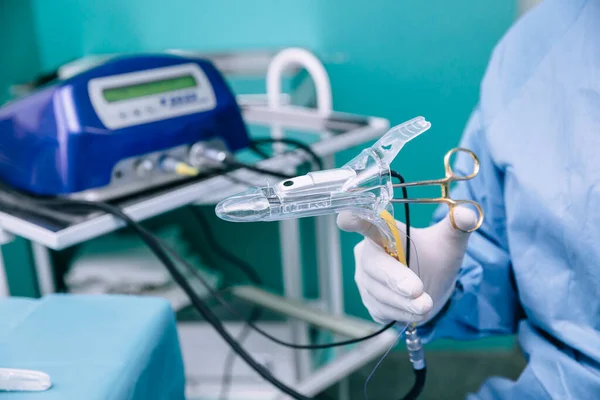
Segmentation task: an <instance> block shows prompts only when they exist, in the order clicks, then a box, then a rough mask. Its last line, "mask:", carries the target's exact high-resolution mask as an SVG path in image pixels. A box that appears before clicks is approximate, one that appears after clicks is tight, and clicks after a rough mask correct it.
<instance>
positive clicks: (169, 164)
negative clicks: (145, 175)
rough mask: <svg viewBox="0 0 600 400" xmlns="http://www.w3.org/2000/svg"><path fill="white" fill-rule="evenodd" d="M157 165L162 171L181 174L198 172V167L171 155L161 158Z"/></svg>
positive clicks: (191, 174)
mask: <svg viewBox="0 0 600 400" xmlns="http://www.w3.org/2000/svg"><path fill="white" fill-rule="evenodd" d="M159 165H160V167H161V168H162V169H163V171H166V172H174V173H176V174H177V175H181V176H196V175H198V174H199V173H200V171H199V170H198V168H195V167H192V166H191V165H189V164H187V163H184V162H183V161H179V160H176V159H174V158H172V157H164V158H162V159H161V160H160V164H159Z"/></svg>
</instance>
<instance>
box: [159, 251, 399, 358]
mask: <svg viewBox="0 0 600 400" xmlns="http://www.w3.org/2000/svg"><path fill="white" fill-rule="evenodd" d="M163 247H164V248H165V249H166V250H167V251H168V252H169V253H171V256H172V257H173V258H175V259H176V260H177V261H178V262H179V263H180V264H182V265H183V266H184V267H185V268H187V269H188V270H190V271H192V270H194V266H193V265H191V264H190V263H189V262H188V261H187V260H185V259H184V258H183V257H181V256H180V255H179V254H177V252H175V250H173V249H171V248H170V247H169V246H167V245H166V244H165V245H164V246H163ZM221 250H222V249H221ZM230 256H232V257H235V256H234V255H232V254H230ZM195 276H196V278H197V279H198V280H199V281H200V282H201V283H202V285H203V286H204V288H205V289H206V290H207V291H208V292H210V294H211V296H213V297H214V298H215V299H216V300H217V301H218V302H219V303H220V304H221V305H222V306H223V307H224V308H225V309H226V310H227V311H229V312H230V313H231V314H232V315H234V316H236V317H238V318H242V319H245V317H244V316H243V315H242V313H241V312H239V311H238V310H236V309H235V308H233V307H232V306H231V305H230V304H229V303H228V302H227V301H226V300H225V299H224V298H223V297H222V296H221V294H220V293H219V292H218V291H216V290H215V289H213V288H212V287H211V286H210V285H209V284H208V282H206V280H205V279H204V278H202V277H201V276H200V275H197V274H195ZM246 323H247V324H248V325H249V326H250V327H251V328H252V329H254V330H255V331H256V332H258V333H259V334H261V335H262V336H264V337H266V338H267V339H269V340H271V341H272V342H275V343H277V344H279V345H281V346H285V347H289V348H292V349H300V350H317V349H329V348H332V347H340V346H347V345H350V344H355V343H359V342H363V341H365V340H368V339H371V338H374V337H375V336H377V335H380V334H382V333H383V332H385V331H386V330H387V329H389V328H391V327H392V326H394V324H395V322H390V323H389V324H387V325H385V326H384V327H383V328H381V329H379V330H378V331H376V332H373V333H371V334H369V335H367V336H363V337H360V338H357V339H350V340H345V341H341V342H334V343H324V344H296V343H289V342H285V341H283V340H281V339H278V338H277V337H275V336H273V335H271V334H270V333H268V332H266V331H264V330H263V329H262V328H261V327H259V326H257V325H256V324H255V323H254V322H253V321H250V320H246Z"/></svg>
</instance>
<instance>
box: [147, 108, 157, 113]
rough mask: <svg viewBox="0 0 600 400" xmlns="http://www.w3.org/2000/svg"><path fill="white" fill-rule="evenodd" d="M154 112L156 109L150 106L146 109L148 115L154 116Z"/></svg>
mask: <svg viewBox="0 0 600 400" xmlns="http://www.w3.org/2000/svg"><path fill="white" fill-rule="evenodd" d="M154 111H156V109H155V108H154V107H152V106H148V107H146V112H148V113H150V114H154Z"/></svg>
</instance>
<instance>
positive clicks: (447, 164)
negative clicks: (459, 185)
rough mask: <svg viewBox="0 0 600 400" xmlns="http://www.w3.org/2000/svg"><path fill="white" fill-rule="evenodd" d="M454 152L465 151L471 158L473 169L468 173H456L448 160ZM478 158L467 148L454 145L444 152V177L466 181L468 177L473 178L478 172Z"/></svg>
mask: <svg viewBox="0 0 600 400" xmlns="http://www.w3.org/2000/svg"><path fill="white" fill-rule="evenodd" d="M455 153H467V154H468V155H469V156H470V157H471V159H472V160H473V171H472V172H471V173H470V174H469V175H458V174H456V173H455V172H454V170H453V169H452V164H451V162H450V158H451V157H452V155H454V154H455ZM479 167H480V164H479V158H477V156H476V155H475V153H473V152H472V151H471V150H469V149H465V148H464V147H455V148H453V149H451V150H450V151H449V152H447V153H446V155H445V156H444V168H445V170H446V177H448V178H450V180H452V181H466V180H469V179H473V178H475V177H476V176H477V174H478V173H479Z"/></svg>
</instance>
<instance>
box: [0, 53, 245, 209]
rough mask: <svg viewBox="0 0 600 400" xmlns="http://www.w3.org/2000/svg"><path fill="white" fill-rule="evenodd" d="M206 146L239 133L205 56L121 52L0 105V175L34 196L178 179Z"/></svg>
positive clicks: (238, 142) (121, 190)
mask: <svg viewBox="0 0 600 400" xmlns="http://www.w3.org/2000/svg"><path fill="white" fill-rule="evenodd" d="M208 142H212V143H213V144H214V145H217V144H219V145H221V146H223V147H225V148H226V149H227V150H229V151H236V150H239V149H242V148H244V147H246V146H247V145H248V142H249V138H248V133H247V130H246V127H245V125H244V121H243V119H242V115H241V112H240V109H239V107H238V105H237V103H236V100H235V96H234V95H233V93H232V92H231V90H230V89H229V87H228V86H227V84H226V82H225V80H224V78H223V77H222V75H221V74H220V73H219V72H218V71H217V70H216V69H215V67H214V66H213V65H212V64H211V63H210V62H208V61H206V60H202V59H197V58H187V57H181V56H174V55H145V56H139V55H138V56H128V57H122V58H116V59H111V60H109V61H107V62H106V63H104V64H102V65H99V66H97V67H95V68H92V69H90V70H88V71H85V72H83V73H81V74H79V75H76V76H74V77H71V78H69V79H67V80H64V81H59V82H57V83H55V84H52V85H51V86H49V87H46V88H43V89H41V90H39V91H37V92H35V93H33V94H31V95H29V96H28V97H26V98H22V99H18V100H15V101H13V102H12V103H9V104H7V105H5V106H4V107H3V108H0V181H3V182H4V183H6V184H8V185H10V186H12V187H14V188H17V189H20V190H23V191H26V192H29V193H33V194H37V195H62V196H70V197H79V198H86V199H93V200H100V199H108V198H115V197H122V196H124V195H128V194H131V193H135V192H139V191H141V190H146V189H148V188H152V187H156V186H159V185H164V184H166V183H170V182H173V181H176V180H179V179H182V177H181V176H180V175H177V174H175V173H173V172H172V171H166V170H164V169H161V168H160V162H161V160H162V159H164V158H165V157H169V158H170V159H176V160H180V161H183V162H187V163H190V164H193V165H194V166H195V167H202V166H201V165H198V163H199V157H198V154H199V153H200V152H201V151H202V148H203V146H204V145H205V144H206V143H208Z"/></svg>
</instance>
